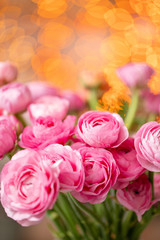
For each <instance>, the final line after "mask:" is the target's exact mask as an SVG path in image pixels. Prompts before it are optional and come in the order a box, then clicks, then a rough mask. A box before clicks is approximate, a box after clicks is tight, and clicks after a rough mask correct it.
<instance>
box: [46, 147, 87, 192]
mask: <svg viewBox="0 0 160 240" xmlns="http://www.w3.org/2000/svg"><path fill="white" fill-rule="evenodd" d="M44 152H45V153H46V156H47V157H46V158H47V159H50V163H51V164H53V163H56V162H57V161H58V162H60V164H59V169H60V173H59V181H60V190H61V191H62V192H71V191H74V190H76V191H81V190H82V188H83V184H84V177H85V176H84V167H83V162H82V157H81V155H80V153H79V152H78V151H76V150H72V148H71V147H70V146H63V145H60V144H52V145H49V146H48V147H46V148H45V149H44ZM48 164H49V163H48Z"/></svg>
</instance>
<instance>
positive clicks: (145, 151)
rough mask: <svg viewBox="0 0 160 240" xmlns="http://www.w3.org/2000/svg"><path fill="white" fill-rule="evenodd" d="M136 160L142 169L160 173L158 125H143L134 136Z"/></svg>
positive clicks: (159, 129)
mask: <svg viewBox="0 0 160 240" xmlns="http://www.w3.org/2000/svg"><path fill="white" fill-rule="evenodd" d="M134 143H135V149H136V152H137V160H138V161H139V163H140V164H141V166H142V167H144V168H146V169H147V170H149V171H152V172H160V123H158V122H155V121H152V122H148V123H145V124H144V125H143V126H142V127H141V128H140V129H139V131H138V132H137V133H136V135H135V141H134Z"/></svg>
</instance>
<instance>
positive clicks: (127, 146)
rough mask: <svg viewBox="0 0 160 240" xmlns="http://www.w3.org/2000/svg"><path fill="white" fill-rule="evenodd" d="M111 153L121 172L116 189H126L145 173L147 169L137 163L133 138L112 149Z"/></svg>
mask: <svg viewBox="0 0 160 240" xmlns="http://www.w3.org/2000/svg"><path fill="white" fill-rule="evenodd" d="M111 153H112V155H113V157H114V159H115V161H116V163H117V165H118V168H119V170H120V175H119V176H118V179H117V182H116V184H115V185H114V188H116V189H118V188H125V187H126V186H128V184H129V182H130V181H133V180H135V179H137V178H138V177H139V176H140V175H141V174H142V173H144V171H145V169H144V168H143V167H142V166H141V165H140V164H139V162H138V161H137V157H136V151H135V148H134V139H133V138H128V139H127V140H126V141H125V142H123V143H122V144H121V145H120V146H119V147H118V148H116V149H112V150H111Z"/></svg>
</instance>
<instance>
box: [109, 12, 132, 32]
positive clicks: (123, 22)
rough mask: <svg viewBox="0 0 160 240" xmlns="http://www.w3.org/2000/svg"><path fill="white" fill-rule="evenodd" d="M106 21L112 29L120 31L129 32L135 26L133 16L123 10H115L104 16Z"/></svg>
mask: <svg viewBox="0 0 160 240" xmlns="http://www.w3.org/2000/svg"><path fill="white" fill-rule="evenodd" d="M104 18H105V21H106V22H107V24H108V25H109V26H110V27H111V28H112V29H116V30H120V31H124V30H128V29H130V28H132V26H133V18H132V16H131V14H130V13H129V12H128V11H126V10H124V9H121V8H113V9H110V10H108V11H107V12H106V13H105V14H104Z"/></svg>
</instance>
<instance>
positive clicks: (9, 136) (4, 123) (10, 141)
mask: <svg viewBox="0 0 160 240" xmlns="http://www.w3.org/2000/svg"><path fill="white" fill-rule="evenodd" d="M15 142H16V131H15V129H14V126H13V125H12V123H11V121H10V119H9V118H7V117H2V116H0V146H1V147H0V158H2V157H3V155H4V154H6V153H8V152H10V151H11V150H12V149H13V148H14V145H15Z"/></svg>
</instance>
